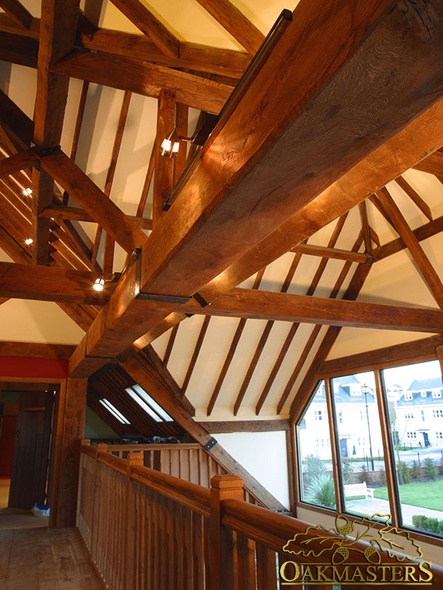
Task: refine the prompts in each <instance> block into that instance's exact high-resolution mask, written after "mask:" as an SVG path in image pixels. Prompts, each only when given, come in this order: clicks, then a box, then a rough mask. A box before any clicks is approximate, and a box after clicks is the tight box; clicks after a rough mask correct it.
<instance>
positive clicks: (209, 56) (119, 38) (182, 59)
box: [0, 21, 251, 83]
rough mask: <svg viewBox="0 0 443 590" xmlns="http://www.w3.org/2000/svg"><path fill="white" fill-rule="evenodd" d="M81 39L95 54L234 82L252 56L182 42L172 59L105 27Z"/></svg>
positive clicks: (147, 42) (136, 38)
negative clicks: (222, 76) (201, 73)
mask: <svg viewBox="0 0 443 590" xmlns="http://www.w3.org/2000/svg"><path fill="white" fill-rule="evenodd" d="M0 30H1V21H0ZM81 40H82V45H83V47H85V48H86V49H89V50H91V51H94V52H100V53H105V54H109V55H114V56H115V57H118V56H121V57H126V58H133V57H134V55H136V56H137V59H138V60H142V61H146V62H152V63H158V64H160V65H163V66H168V67H170V68H175V69H184V70H188V71H192V72H204V73H206V74H212V75H214V74H215V75H217V74H220V75H224V76H226V77H227V78H232V79H233V83H234V82H235V80H236V79H238V78H240V77H241V76H242V74H243V72H244V71H245V70H246V68H247V66H248V64H249V62H250V59H251V56H250V55H249V54H247V53H246V52H243V51H235V50H232V49H220V48H217V47H209V46H206V45H199V44H197V43H190V42H186V41H180V55H179V56H178V57H177V58H176V57H171V56H167V55H165V54H164V53H162V52H161V51H160V50H159V49H158V48H157V47H156V46H155V45H154V44H153V43H152V42H151V41H150V40H149V39H147V38H146V37H145V36H144V35H137V34H133V33H125V32H122V31H114V30H111V29H103V28H100V29H97V30H95V31H93V32H92V33H91V32H89V31H85V32H84V33H82V34H81Z"/></svg>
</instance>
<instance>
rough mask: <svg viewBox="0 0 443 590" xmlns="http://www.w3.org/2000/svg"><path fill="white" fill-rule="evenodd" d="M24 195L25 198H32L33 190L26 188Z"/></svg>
mask: <svg viewBox="0 0 443 590" xmlns="http://www.w3.org/2000/svg"><path fill="white" fill-rule="evenodd" d="M23 194H24V195H25V197H29V196H31V195H32V188H24V189H23Z"/></svg>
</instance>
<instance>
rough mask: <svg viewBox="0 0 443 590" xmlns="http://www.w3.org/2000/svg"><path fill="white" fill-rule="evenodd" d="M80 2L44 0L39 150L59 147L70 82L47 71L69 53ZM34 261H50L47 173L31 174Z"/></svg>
mask: <svg viewBox="0 0 443 590" xmlns="http://www.w3.org/2000/svg"><path fill="white" fill-rule="evenodd" d="M78 11H79V0H67V1H65V0H43V1H42V17H41V27H40V35H39V50H38V60H37V93H36V100H35V109H34V143H35V145H36V146H38V148H39V149H47V148H53V147H54V146H58V145H59V144H60V138H61V134H62V127H63V119H64V114H65V106H66V101H67V97H68V87H69V79H68V78H66V77H64V76H59V75H57V74H53V73H52V72H50V64H51V63H52V62H54V61H58V60H59V59H61V58H62V57H63V56H65V55H66V54H67V53H70V52H71V51H72V48H73V46H74V41H75V32H76V30H77V17H78ZM32 187H33V199H32V227H33V240H34V242H33V246H32V249H33V254H32V258H33V262H34V264H48V262H49V220H48V219H45V218H40V217H39V213H40V211H42V210H43V209H44V208H45V207H47V206H48V205H50V204H51V203H52V200H53V193H54V182H53V180H52V177H51V176H49V175H48V174H47V173H46V172H43V171H42V172H40V170H39V169H36V168H34V170H33V173H32Z"/></svg>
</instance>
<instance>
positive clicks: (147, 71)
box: [51, 51, 233, 113]
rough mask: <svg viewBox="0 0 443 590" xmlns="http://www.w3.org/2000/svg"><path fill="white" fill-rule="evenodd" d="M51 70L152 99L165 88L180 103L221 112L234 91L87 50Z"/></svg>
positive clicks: (160, 67) (230, 87)
mask: <svg viewBox="0 0 443 590" xmlns="http://www.w3.org/2000/svg"><path fill="white" fill-rule="evenodd" d="M51 71H52V72H54V73H58V74H61V75H63V76H67V77H71V78H79V79H80V80H88V81H89V82H95V83H97V84H101V85H103V86H109V87H111V88H118V89H120V90H128V91H130V92H133V93H135V94H141V95H143V96H151V97H153V98H158V97H159V96H160V92H161V91H162V90H163V89H166V90H169V91H170V92H175V93H176V97H177V102H180V103H183V104H186V105H188V106H190V107H193V108H196V109H200V110H202V111H208V112H210V113H219V112H220V110H221V109H222V107H223V105H224V104H225V102H226V100H227V99H228V98H229V96H230V94H231V93H232V90H233V89H232V86H228V85H226V84H221V83H220V82H214V81H213V80H209V79H207V78H201V77H200V76H196V75H194V74H188V73H186V72H181V71H179V70H174V69H172V68H167V67H164V66H162V65H158V64H152V63H147V62H141V61H137V60H134V59H125V58H123V57H119V58H117V59H116V58H115V57H110V56H107V55H103V54H101V55H99V54H93V53H85V52H84V51H74V52H72V53H71V54H70V55H69V56H68V57H66V58H65V59H64V60H62V61H60V62H59V63H57V64H55V65H53V66H52V67H51Z"/></svg>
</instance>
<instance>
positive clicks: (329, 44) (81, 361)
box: [44, 0, 443, 377]
mask: <svg viewBox="0 0 443 590" xmlns="http://www.w3.org/2000/svg"><path fill="white" fill-rule="evenodd" d="M431 9H432V10H433V11H434V13H433V14H432V15H431ZM327 10H329V8H328V7H326V6H324V3H323V2H321V1H320V0H315V1H314V2H307V1H306V2H301V3H300V5H299V6H298V7H297V9H296V16H297V18H294V20H293V22H292V23H290V25H289V26H288V27H287V29H286V30H285V32H284V33H283V35H282V38H281V40H280V42H279V44H278V45H277V47H276V48H275V50H274V52H273V53H272V54H271V56H270V57H269V59H268V60H267V61H266V62H265V63H264V64H263V67H262V69H261V71H260V72H259V73H258V74H257V76H256V77H255V78H254V80H253V81H252V83H251V86H250V87H249V88H248V89H247V90H246V92H245V94H244V96H243V98H242V99H241V100H240V102H239V103H238V105H237V107H236V109H235V110H234V111H233V113H232V114H231V116H230V118H229V120H228V121H227V122H226V123H225V125H224V127H223V129H222V130H221V131H220V132H219V134H218V135H216V136H213V137H212V138H211V142H210V145H209V146H208V147H205V148H203V153H202V157H201V160H200V163H199V164H197V166H196V167H195V169H194V171H193V173H192V175H191V178H190V181H189V182H187V183H186V184H185V186H184V187H183V188H182V190H181V191H179V194H178V195H177V196H176V198H175V199H174V202H173V204H172V206H171V209H170V210H169V211H168V213H167V214H165V215H163V216H162V217H161V219H159V221H158V223H157V225H156V226H155V227H154V229H153V232H152V234H151V235H150V236H149V238H148V239H147V240H146V242H145V243H144V244H143V246H142V250H143V253H145V252H146V254H147V255H146V256H143V255H142V285H141V288H142V291H144V292H147V293H158V294H164V293H166V294H168V295H170V296H174V295H176V294H177V295H179V296H183V295H185V296H186V295H187V294H189V295H191V294H192V293H195V292H197V291H198V292H199V293H200V294H201V295H202V296H203V297H204V298H205V299H206V300H210V299H208V298H207V297H206V294H205V292H204V290H203V287H204V286H205V285H206V284H207V283H208V282H209V281H211V280H212V279H214V278H215V277H217V276H220V275H221V274H222V273H223V271H225V270H226V269H227V268H228V267H229V266H230V265H231V264H232V263H234V261H235V260H236V259H239V258H240V257H242V256H243V255H245V254H246V253H247V252H248V250H252V249H253V248H255V247H258V246H259V244H260V243H261V242H262V241H264V240H265V239H267V238H268V236H269V235H272V234H273V232H276V231H277V230H278V229H279V228H281V227H282V226H283V225H284V224H285V222H287V221H288V220H290V219H291V218H292V217H294V218H296V213H297V212H298V211H300V210H301V209H303V208H304V207H308V206H309V205H310V203H311V202H312V201H313V199H314V198H315V197H317V196H318V195H319V194H321V193H322V192H326V191H327V189H328V187H330V186H331V185H333V184H334V182H335V181H338V180H339V179H340V181H342V179H343V175H344V174H345V173H346V171H348V170H350V169H351V170H352V167H353V166H354V167H355V168H356V167H357V166H358V165H359V163H360V162H362V161H363V160H364V159H365V158H366V157H369V156H368V155H369V154H370V153H371V152H372V153H374V150H376V151H377V148H379V149H381V147H382V142H384V141H386V140H388V141H389V139H390V138H393V137H394V136H395V134H396V133H397V134H400V133H401V132H402V130H403V129H408V130H409V129H411V130H412V128H413V127H414V123H416V122H417V119H418V115H420V114H421V113H423V114H424V115H425V114H426V111H427V109H430V107H431V106H432V105H433V104H434V103H435V102H436V101H437V100H438V99H439V98H441V97H442V96H443V84H442V81H441V79H440V77H439V76H437V75H434V74H435V68H436V67H437V66H436V64H439V63H441V59H443V24H442V23H443V18H442V14H441V13H442V11H443V8H442V6H441V2H440V1H439V0H432V1H431V2H430V3H427V4H426V6H424V5H422V4H420V6H418V7H414V11H412V10H411V11H406V12H405V11H404V6H403V5H401V6H400V4H398V3H396V2H390V1H388V0H386V1H383V0H380V1H379V2H377V3H376V4H375V5H374V4H373V3H364V2H357V3H356V2H355V1H352V2H351V0H347V1H346V2H343V3H341V5H340V11H339V12H338V13H332V14H330V13H329V12H328V14H327V18H326V14H325V11H327ZM349 11H351V12H352V14H353V19H349V20H347V19H346V18H344V16H345V15H347V14H349ZM422 11H423V12H425V13H426V14H422V13H421V12H422ZM431 17H432V18H434V21H435V22H433V27H431V28H429V27H427V26H426V34H422V33H423V27H424V26H425V25H424V24H423V20H424V19H425V20H426V19H428V18H431ZM308 23H309V24H310V26H309V27H308V26H307V25H308ZM356 23H359V25H358V26H356ZM306 30H309V33H308V34H306ZM337 30H340V31H341V36H340V38H338V37H337V35H336V31H337ZM406 31H407V34H406ZM430 31H432V34H430ZM342 36H344V37H346V38H347V39H349V40H350V41H349V44H347V45H346V48H345V47H344V46H343V44H342V39H341V37H342ZM386 36H388V37H389V40H390V43H389V52H388V53H386V55H385V56H384V59H383V58H381V57H380V53H379V51H378V45H379V43H380V40H381V39H384V38H385V37H386ZM319 39H321V40H322V43H321V44H320V43H319ZM325 48H327V49H325ZM339 49H340V50H339ZM417 51H420V54H421V55H422V56H424V57H423V60H424V61H420V63H418V61H417V60H416V59H415V57H414V56H415V55H416V53H417ZM294 55H297V60H294ZM295 62H296V63H295ZM300 63H304V64H305V67H304V68H303V69H300V67H299V66H300ZM368 70H370V71H371V72H372V75H371V76H368V75H367V72H368ZM276 72H278V75H279V84H278V85H276V84H275V75H276ZM359 72H360V76H362V79H361V80H360V81H359V83H358V84H356V83H355V77H356V76H358V75H359ZM363 73H364V75H363ZM351 80H352V83H351ZM387 80H388V81H389V83H387ZM361 85H364V88H365V92H361ZM356 87H359V88H360V90H359V92H358V94H357V95H356V96H350V95H349V89H350V88H356ZM282 95H284V100H282ZM341 103H346V108H343V109H337V110H335V111H331V110H329V111H328V112H329V116H328V117H327V124H326V123H325V121H326V119H325V109H326V111H327V110H328V108H329V106H328V105H334V104H341ZM282 104H286V105H288V106H287V110H284V109H282ZM308 105H309V117H307V116H306V109H307V108H308ZM257 113H260V125H258V123H257V117H256V114H257ZM362 113H365V121H366V128H365V133H364V136H362V135H361V133H360V132H359V125H358V124H357V121H361V116H362ZM414 118H415V120H414ZM245 121H246V123H245ZM433 124H435V121H434V122H433ZM409 132H411V131H409ZM301 137H303V140H301V139H300V138H301ZM245 138H246V142H245ZM320 139H321V145H322V149H321V150H320V149H319V141H320ZM403 139H404V137H403ZM428 142H429V143H430V144H432V145H433V142H434V138H432V139H429V138H428ZM428 145H429V144H428ZM325 146H326V147H325ZM437 147H439V145H435V146H433V147H432V148H431V151H432V149H436V148H437ZM409 149H410V148H409ZM331 150H333V155H334V160H335V166H334V169H333V170H331V169H330V167H329V166H328V165H327V163H328V162H329V161H330V158H331V157H332V152H331ZM414 150H416V151H415V154H414V155H412V154H410V155H409V157H410V158H411V159H416V160H419V159H420V158H421V157H422V154H423V150H422V148H420V147H418V145H417V144H415V145H414ZM418 150H420V154H418ZM224 153H229V154H230V155H231V157H230V161H229V166H226V165H225V162H224V159H223V158H222V157H220V154H224ZM285 153H289V154H291V166H287V162H286V161H285V159H284V158H282V154H285ZM50 157H51V156H50ZM44 161H45V160H44ZM208 161H210V162H211V165H210V166H208V165H207V162H208ZM407 167H408V166H405V169H406V168H407ZM402 171H404V169H403V170H400V171H399V173H401V172H402ZM345 176H346V174H345ZM365 196H366V195H365ZM351 199H352V195H351ZM361 199H362V196H361V195H358V196H357V197H354V201H353V203H352V204H353V205H355V204H356V203H357V202H359V200H361ZM277 205H278V206H277ZM183 215H185V216H186V219H187V225H186V227H183V225H182V224H180V223H179V222H178V219H179V218H180V219H182V218H183ZM305 223H308V224H309V223H310V220H306V219H305ZM208 240H209V241H210V243H211V248H207V244H208ZM293 245H296V244H293ZM214 251H217V260H216V261H214V256H213V252H214ZM148 252H149V255H148ZM197 253H198V255H197ZM277 256H278V254H277ZM196 258H198V260H199V264H198V267H197V268H196V265H195V260H196ZM260 262H262V261H260ZM256 264H258V262H257V261H256ZM261 266H262V264H261V265H260V267H261ZM254 270H256V269H254V268H250V269H249V275H248V276H250V274H251V273H253V272H254ZM130 288H132V283H131V278H130V277H127V281H126V283H125V284H122V285H121V286H120V288H116V290H115V291H114V294H113V296H112V297H111V299H110V301H109V302H108V304H107V305H106V306H105V309H104V310H103V312H101V313H100V314H99V316H98V317H97V318H96V320H95V321H94V323H93V324H92V326H91V328H90V330H89V332H88V337H87V342H83V343H82V344H81V345H80V346H79V348H78V350H77V351H76V353H75V354H74V355H73V357H72V358H71V363H70V371H71V374H72V375H73V376H77V377H80V376H84V375H85V374H88V372H89V371H90V370H91V368H92V366H93V364H94V363H92V362H91V359H93V358H96V359H97V363H96V365H95V367H94V369H95V368H98V366H100V363H101V362H102V361H101V359H105V358H109V357H110V356H111V357H113V356H116V355H118V354H119V353H121V352H122V351H123V350H125V349H126V348H128V347H129V346H130V345H132V343H133V342H135V341H136V340H137V339H138V338H140V336H142V335H143V334H145V333H147V332H149V331H150V330H154V329H156V327H157V326H158V325H159V324H161V323H162V322H163V321H164V320H165V318H166V317H167V316H169V315H170V314H171V313H172V312H173V311H175V310H176V308H177V306H174V305H173V304H170V303H160V302H155V303H154V304H153V302H152V301H149V302H143V301H136V300H134V299H133V298H130V297H128V294H129V293H130V291H129V290H128V289H130ZM122 306H123V307H122ZM117 309H118V310H119V311H118V313H116V311H117ZM128 318H132V319H131V321H128ZM117 343H118V346H117V347H116V344H117Z"/></svg>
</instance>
